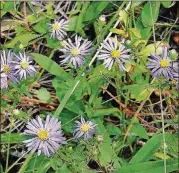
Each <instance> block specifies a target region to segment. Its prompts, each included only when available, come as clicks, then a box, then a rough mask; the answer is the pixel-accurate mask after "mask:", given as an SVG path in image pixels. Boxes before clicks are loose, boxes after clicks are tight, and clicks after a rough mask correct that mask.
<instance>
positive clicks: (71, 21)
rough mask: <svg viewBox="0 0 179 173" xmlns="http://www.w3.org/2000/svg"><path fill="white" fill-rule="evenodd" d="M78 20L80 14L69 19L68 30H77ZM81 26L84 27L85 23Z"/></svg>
mask: <svg viewBox="0 0 179 173" xmlns="http://www.w3.org/2000/svg"><path fill="white" fill-rule="evenodd" d="M77 20H78V16H73V17H72V18H71V19H69V24H68V26H69V27H68V31H75V28H76V23H77ZM81 27H82V28H83V27H84V24H83V23H82V24H81Z"/></svg>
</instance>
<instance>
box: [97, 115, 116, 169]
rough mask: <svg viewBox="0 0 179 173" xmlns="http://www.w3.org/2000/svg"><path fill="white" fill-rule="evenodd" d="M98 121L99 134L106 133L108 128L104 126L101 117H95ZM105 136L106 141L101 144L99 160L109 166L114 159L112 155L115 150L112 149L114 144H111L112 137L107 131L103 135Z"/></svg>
mask: <svg viewBox="0 0 179 173" xmlns="http://www.w3.org/2000/svg"><path fill="white" fill-rule="evenodd" d="M95 121H96V123H97V124H98V126H97V127H96V128H97V131H98V133H99V134H104V132H106V128H105V127H104V125H103V123H102V121H101V119H99V118H98V119H95ZM103 138H104V141H105V142H104V143H101V144H99V146H98V147H99V151H100V156H99V160H100V163H101V164H102V165H104V166H107V164H108V163H110V162H111V160H112V156H113V150H112V146H111V139H110V137H109V135H108V134H107V132H106V133H105V135H104V136H103Z"/></svg>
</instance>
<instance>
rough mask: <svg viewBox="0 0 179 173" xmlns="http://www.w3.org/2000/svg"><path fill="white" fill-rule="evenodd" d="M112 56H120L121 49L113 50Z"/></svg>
mask: <svg viewBox="0 0 179 173" xmlns="http://www.w3.org/2000/svg"><path fill="white" fill-rule="evenodd" d="M111 56H112V57H113V58H118V57H119V56H120V51H119V50H113V51H112V52H111Z"/></svg>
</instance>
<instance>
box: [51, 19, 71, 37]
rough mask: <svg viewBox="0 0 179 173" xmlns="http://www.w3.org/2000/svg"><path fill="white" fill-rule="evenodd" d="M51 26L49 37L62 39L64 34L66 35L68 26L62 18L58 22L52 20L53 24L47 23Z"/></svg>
mask: <svg viewBox="0 0 179 173" xmlns="http://www.w3.org/2000/svg"><path fill="white" fill-rule="evenodd" d="M49 25H50V27H51V35H50V37H51V38H57V39H58V40H62V39H63V38H64V36H66V35H67V33H66V32H65V31H66V30H67V28H68V21H66V20H64V19H62V20H60V21H59V22H58V21H56V20H55V21H54V23H53V24H49Z"/></svg>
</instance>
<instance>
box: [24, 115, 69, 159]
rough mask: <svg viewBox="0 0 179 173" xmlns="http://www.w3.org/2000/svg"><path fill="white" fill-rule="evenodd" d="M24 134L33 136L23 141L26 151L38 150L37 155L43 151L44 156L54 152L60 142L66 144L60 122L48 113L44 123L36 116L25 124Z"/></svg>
mask: <svg viewBox="0 0 179 173" xmlns="http://www.w3.org/2000/svg"><path fill="white" fill-rule="evenodd" d="M26 127H27V130H25V131H24V132H25V134H28V135H32V136H33V137H34V138H32V139H28V140H26V141H23V142H24V143H26V146H27V147H28V151H31V152H35V151H36V150H37V151H38V155H40V154H41V152H43V153H44V154H45V155H46V156H50V155H51V154H53V153H55V152H56V150H57V149H58V148H59V146H60V144H66V138H65V137H63V133H62V131H61V122H59V121H58V119H56V118H53V117H51V116H49V115H47V117H46V121H45V123H43V121H42V119H41V118H40V117H39V116H38V117H37V119H32V120H31V121H30V122H28V124H27V125H26Z"/></svg>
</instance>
